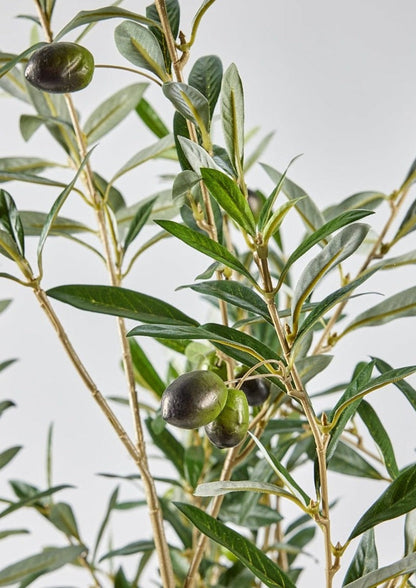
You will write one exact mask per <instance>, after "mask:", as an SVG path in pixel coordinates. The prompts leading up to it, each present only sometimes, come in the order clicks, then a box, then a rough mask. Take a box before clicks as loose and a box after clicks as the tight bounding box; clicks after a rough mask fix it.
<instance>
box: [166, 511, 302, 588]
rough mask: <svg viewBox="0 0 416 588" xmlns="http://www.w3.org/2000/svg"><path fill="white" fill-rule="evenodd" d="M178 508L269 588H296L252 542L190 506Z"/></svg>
mask: <svg viewBox="0 0 416 588" xmlns="http://www.w3.org/2000/svg"><path fill="white" fill-rule="evenodd" d="M176 506H177V508H179V510H180V511H181V512H182V513H183V514H184V515H185V516H186V517H187V518H188V519H189V520H190V521H191V522H192V523H193V524H194V525H195V526H196V527H197V528H198V529H199V530H200V531H201V532H202V533H204V534H205V535H207V536H208V537H209V538H210V539H212V540H213V541H215V542H216V543H219V544H220V545H222V546H223V547H226V548H227V549H229V550H230V551H231V552H232V553H233V554H234V555H235V556H236V557H238V559H239V560H240V561H241V562H242V563H243V564H244V565H245V566H246V567H247V568H249V569H250V570H251V571H252V572H253V573H254V574H255V575H256V576H257V577H258V578H259V579H260V580H261V581H262V582H264V584H265V585H266V586H268V587H269V588H295V585H294V584H293V582H292V581H291V580H290V578H289V577H288V576H287V575H286V574H285V573H284V572H283V571H282V570H281V569H280V568H279V566H277V564H275V563H273V562H272V560H271V559H269V558H268V557H267V556H266V555H265V554H264V553H263V552H262V551H261V550H260V549H258V548H257V547H256V546H255V545H253V543H252V542H251V541H249V540H248V539H246V538H245V537H243V536H242V535H240V534H239V533H237V532H236V531H233V530H232V529H229V528H228V527H226V526H225V525H223V524H222V523H220V522H219V521H217V520H216V519H214V518H213V517H211V516H209V515H207V514H206V513H204V512H203V511H201V510H199V509H198V508H196V507H195V506H192V505H190V504H183V503H176Z"/></svg>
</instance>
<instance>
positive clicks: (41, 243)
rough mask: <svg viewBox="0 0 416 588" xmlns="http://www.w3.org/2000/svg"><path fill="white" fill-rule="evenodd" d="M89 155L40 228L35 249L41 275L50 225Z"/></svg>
mask: <svg viewBox="0 0 416 588" xmlns="http://www.w3.org/2000/svg"><path fill="white" fill-rule="evenodd" d="M90 154H91V151H90V152H89V153H87V155H86V156H85V157H84V159H83V160H82V162H81V165H80V166H79V168H78V171H77V173H76V174H75V176H74V178H73V180H72V181H71V182H70V183H69V184H68V185H67V186H66V188H65V189H64V190H63V191H62V192H61V193H60V194H59V196H58V198H57V199H56V200H55V202H54V203H53V205H52V208H51V209H50V211H49V214H48V216H47V218H46V221H45V224H44V225H43V227H42V231H41V234H40V237H39V241H38V248H37V257H38V266H39V271H40V272H41V273H42V254H43V248H44V246H45V242H46V239H47V237H48V235H49V233H50V231H51V228H52V225H53V224H54V222H55V219H56V217H57V216H58V213H59V211H60V210H61V208H62V206H63V204H64V202H65V200H66V199H67V198H68V196H69V195H70V193H71V192H72V189H73V187H74V186H75V183H76V181H77V180H78V177H79V175H80V173H81V172H82V170H83V168H84V166H85V164H86V163H87V161H88V158H89V156H90Z"/></svg>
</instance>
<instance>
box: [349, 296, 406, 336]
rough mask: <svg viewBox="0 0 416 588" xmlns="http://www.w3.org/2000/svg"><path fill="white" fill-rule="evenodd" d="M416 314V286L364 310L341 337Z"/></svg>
mask: <svg viewBox="0 0 416 588" xmlns="http://www.w3.org/2000/svg"><path fill="white" fill-rule="evenodd" d="M409 316H416V286H412V287H411V288H407V290H402V291H401V292H398V293H397V294H394V295H393V296H390V297H389V298H386V299H385V300H383V302H380V303H379V304H376V306H373V307H372V308H370V309H368V310H366V311H364V312H362V313H361V314H359V315H358V316H357V317H355V319H354V320H353V321H352V322H351V323H350V324H349V325H347V327H346V328H345V329H344V331H343V332H342V333H341V335H340V336H339V338H341V337H343V336H344V335H346V334H347V333H349V332H350V331H353V330H354V329H358V328H360V327H375V326H377V325H384V324H386V323H388V322H390V321H393V320H395V319H397V318H403V317H409Z"/></svg>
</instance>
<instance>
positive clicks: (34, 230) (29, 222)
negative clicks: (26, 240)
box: [20, 210, 94, 237]
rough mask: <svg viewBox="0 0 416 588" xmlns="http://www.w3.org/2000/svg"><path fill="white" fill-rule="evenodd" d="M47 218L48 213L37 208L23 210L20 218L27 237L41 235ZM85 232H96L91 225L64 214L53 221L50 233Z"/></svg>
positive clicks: (53, 234) (51, 234) (68, 233)
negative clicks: (36, 209) (88, 225)
mask: <svg viewBox="0 0 416 588" xmlns="http://www.w3.org/2000/svg"><path fill="white" fill-rule="evenodd" d="M47 218H48V215H47V213H45V212H38V211H35V210H21V211H20V219H21V221H22V225H23V229H24V232H25V235H26V237H39V236H40V234H41V232H42V228H43V226H44V225H45V223H46V219H47ZM85 232H88V233H94V231H92V230H91V229H90V228H89V227H87V226H86V225H84V224H82V223H80V222H78V221H76V220H73V219H70V218H66V217H63V216H57V217H55V220H54V221H53V223H52V226H51V229H50V232H49V235H50V236H51V237H53V236H57V235H61V236H62V235H63V236H65V235H73V234H76V233H85Z"/></svg>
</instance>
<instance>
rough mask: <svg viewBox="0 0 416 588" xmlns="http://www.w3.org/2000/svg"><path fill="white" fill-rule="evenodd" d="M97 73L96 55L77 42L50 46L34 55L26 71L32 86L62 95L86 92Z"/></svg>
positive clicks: (42, 48) (51, 44)
mask: <svg viewBox="0 0 416 588" xmlns="http://www.w3.org/2000/svg"><path fill="white" fill-rule="evenodd" d="M93 73H94V58H93V56H92V55H91V53H90V52H89V51H88V49H85V47H81V45H78V44H77V43H48V44H47V45H44V46H43V47H41V48H40V49H38V50H37V51H35V52H34V53H32V55H31V57H30V59H29V61H28V63H27V65H26V69H25V77H26V79H27V81H28V82H30V83H31V84H32V86H35V88H38V89H39V90H44V91H45V92H53V93H61V94H62V93H66V92H77V91H78V90H82V89H83V88H85V86H88V84H89V83H90V81H91V78H92V76H93Z"/></svg>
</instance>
